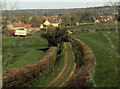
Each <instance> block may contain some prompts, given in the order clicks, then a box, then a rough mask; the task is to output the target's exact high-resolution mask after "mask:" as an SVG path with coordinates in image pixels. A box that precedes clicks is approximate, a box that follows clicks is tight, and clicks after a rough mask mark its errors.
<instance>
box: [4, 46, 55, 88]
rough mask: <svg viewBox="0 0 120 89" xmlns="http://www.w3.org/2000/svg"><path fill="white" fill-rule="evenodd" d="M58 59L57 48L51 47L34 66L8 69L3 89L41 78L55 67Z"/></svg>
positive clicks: (5, 73)
mask: <svg viewBox="0 0 120 89" xmlns="http://www.w3.org/2000/svg"><path fill="white" fill-rule="evenodd" d="M56 58H57V47H50V48H49V49H48V51H47V52H46V54H45V55H44V56H43V57H42V58H41V59H40V60H38V61H36V62H34V63H33V64H29V65H25V66H21V67H17V68H12V69H8V70H6V71H5V72H4V73H3V88H4V87H18V86H21V85H22V84H24V83H26V82H29V81H30V80H31V79H32V78H37V77H41V75H42V73H46V72H47V71H48V70H49V69H50V68H52V67H53V66H54V63H55V61H56Z"/></svg>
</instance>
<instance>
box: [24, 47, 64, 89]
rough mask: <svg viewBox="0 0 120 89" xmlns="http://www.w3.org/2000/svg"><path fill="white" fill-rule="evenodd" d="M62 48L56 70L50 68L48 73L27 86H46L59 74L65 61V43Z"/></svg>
mask: <svg viewBox="0 0 120 89" xmlns="http://www.w3.org/2000/svg"><path fill="white" fill-rule="evenodd" d="M61 49H62V51H61V54H60V56H59V59H58V61H57V62H56V63H55V67H54V71H51V70H49V71H48V72H47V73H46V74H43V75H42V77H41V78H36V79H33V81H32V82H30V83H28V84H26V86H27V87H45V86H47V85H48V84H49V83H50V82H51V81H52V80H54V78H56V77H57V76H58V74H59V73H60V71H61V70H62V69H63V66H64V63H65V48H64V46H63V45H62V48H61Z"/></svg>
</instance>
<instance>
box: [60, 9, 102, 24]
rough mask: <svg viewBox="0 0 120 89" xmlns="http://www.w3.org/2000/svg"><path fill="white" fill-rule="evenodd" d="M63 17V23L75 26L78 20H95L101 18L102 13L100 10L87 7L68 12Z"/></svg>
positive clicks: (79, 21)
mask: <svg viewBox="0 0 120 89" xmlns="http://www.w3.org/2000/svg"><path fill="white" fill-rule="evenodd" d="M61 18H62V23H61V25H65V26H74V25H76V22H78V23H88V22H94V21H95V20H96V19H98V18H100V15H99V13H98V11H96V10H94V9H86V10H76V11H73V12H70V13H66V14H64V15H62V16H61Z"/></svg>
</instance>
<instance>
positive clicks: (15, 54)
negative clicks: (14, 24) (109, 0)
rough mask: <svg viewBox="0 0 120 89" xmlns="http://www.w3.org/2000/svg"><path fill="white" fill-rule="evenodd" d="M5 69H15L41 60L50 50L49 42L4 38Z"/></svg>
mask: <svg viewBox="0 0 120 89" xmlns="http://www.w3.org/2000/svg"><path fill="white" fill-rule="evenodd" d="M2 47H3V52H2V53H3V59H2V61H3V69H7V68H14V67H18V66H22V65H26V64H31V63H33V62H35V61H36V60H39V59H40V58H41V57H42V56H43V55H44V53H45V50H44V49H47V48H48V43H47V40H45V39H43V38H41V37H40V36H36V37H13V36H5V35H3V38H2Z"/></svg>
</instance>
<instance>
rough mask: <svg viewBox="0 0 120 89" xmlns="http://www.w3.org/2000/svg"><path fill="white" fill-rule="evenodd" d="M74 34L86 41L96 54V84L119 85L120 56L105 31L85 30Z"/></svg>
mask: <svg viewBox="0 0 120 89" xmlns="http://www.w3.org/2000/svg"><path fill="white" fill-rule="evenodd" d="M110 34H111V35H114V34H116V33H115V31H113V32H111V33H110ZM74 36H75V37H76V38H79V39H80V40H82V41H83V42H85V43H86V44H87V45H88V46H89V47H90V48H91V49H92V50H93V52H94V55H95V56H96V68H95V73H94V77H93V82H94V85H96V86H97V87H117V86H118V81H117V80H118V58H117V55H116V53H115V51H114V50H113V49H112V48H111V45H110V44H109V42H108V41H107V39H106V37H105V36H104V35H103V33H102V32H97V33H87V32H84V33H81V34H77V35H74ZM113 39H114V41H115V42H116V43H117V40H116V38H115V37H114V36H113V37H112V41H113Z"/></svg>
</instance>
